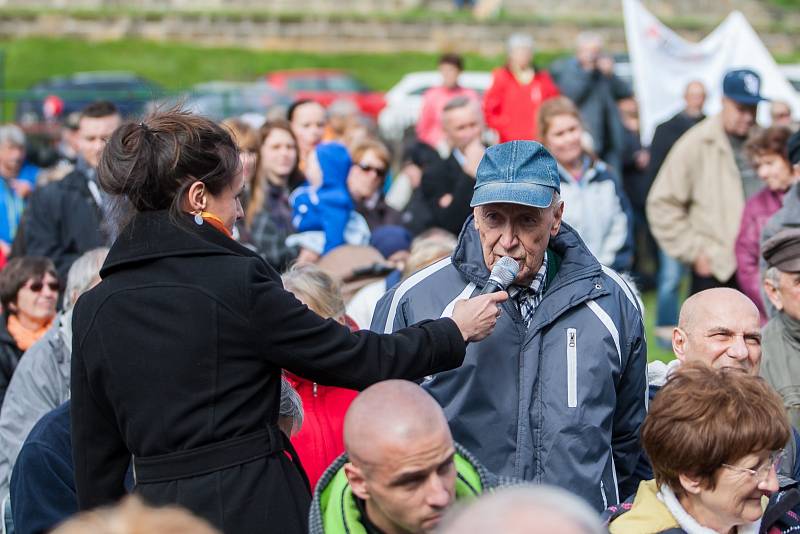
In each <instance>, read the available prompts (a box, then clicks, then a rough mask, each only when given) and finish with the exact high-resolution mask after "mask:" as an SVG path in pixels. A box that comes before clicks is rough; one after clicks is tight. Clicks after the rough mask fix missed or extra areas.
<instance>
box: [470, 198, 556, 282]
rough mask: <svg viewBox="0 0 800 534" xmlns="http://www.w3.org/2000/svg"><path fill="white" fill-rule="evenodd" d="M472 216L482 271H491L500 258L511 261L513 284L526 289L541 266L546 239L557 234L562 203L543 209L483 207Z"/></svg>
mask: <svg viewBox="0 0 800 534" xmlns="http://www.w3.org/2000/svg"><path fill="white" fill-rule="evenodd" d="M474 213H475V228H476V229H477V230H478V234H479V235H480V239H481V248H482V249H483V260H484V261H485V262H486V267H487V268H488V269H489V270H490V271H491V270H492V267H494V264H495V263H496V262H497V261H498V260H499V259H500V258H502V257H503V256H509V257H511V258H514V259H515V260H516V261H517V263H519V268H520V270H519V274H518V275H517V278H516V280H515V281H514V283H516V284H519V285H528V284H530V282H531V280H533V277H534V276H535V275H536V273H537V271H538V270H539V268H540V267H541V266H542V260H543V258H544V252H545V250H546V249H547V244H548V243H549V242H550V238H551V237H555V236H556V234H558V230H559V228H560V227H561V217H562V216H563V214H564V203H563V202H561V201H558V203H557V204H556V206H551V207H547V208H532V207H530V206H522V205H518V204H486V205H483V206H478V207H476V208H475V210H474Z"/></svg>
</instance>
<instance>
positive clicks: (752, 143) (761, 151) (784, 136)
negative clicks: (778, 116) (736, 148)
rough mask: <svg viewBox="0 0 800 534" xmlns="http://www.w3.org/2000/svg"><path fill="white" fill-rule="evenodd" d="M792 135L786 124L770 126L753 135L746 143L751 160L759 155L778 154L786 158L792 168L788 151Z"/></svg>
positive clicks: (746, 149)
mask: <svg viewBox="0 0 800 534" xmlns="http://www.w3.org/2000/svg"><path fill="white" fill-rule="evenodd" d="M791 136H792V131H791V130H790V129H789V128H787V127H785V126H770V127H769V128H767V129H765V130H760V131H758V132H756V133H755V134H754V135H753V136H751V137H750V139H748V140H747V143H746V144H745V151H746V153H747V156H748V157H749V158H750V159H751V160H755V158H757V157H758V156H764V155H767V154H776V155H778V156H780V157H782V158H783V159H784V160H786V164H787V165H789V168H791V164H790V163H789V152H788V144H789V137H791Z"/></svg>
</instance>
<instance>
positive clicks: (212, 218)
mask: <svg viewBox="0 0 800 534" xmlns="http://www.w3.org/2000/svg"><path fill="white" fill-rule="evenodd" d="M200 217H202V218H203V220H204V221H205V222H207V223H208V224H210V225H211V226H213V227H214V228H216V229H217V230H219V231H220V232H222V233H223V234H225V235H226V236H228V237H230V238H231V239H233V235H231V231H230V230H228V229H227V228H226V227H225V223H224V222H222V219H220V218H219V217H217V216H216V215H214V214H213V213H210V212H208V211H201V212H200Z"/></svg>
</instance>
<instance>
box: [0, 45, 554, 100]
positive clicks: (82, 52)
mask: <svg viewBox="0 0 800 534" xmlns="http://www.w3.org/2000/svg"><path fill="white" fill-rule="evenodd" d="M0 50H3V51H4V52H5V55H6V57H5V63H6V65H5V72H6V87H7V88H8V89H12V90H19V89H25V88H27V87H29V86H30V85H31V84H33V83H35V82H37V81H39V80H41V79H43V78H47V77H49V76H54V75H64V74H70V73H73V72H79V71H88V70H129V71H134V72H136V73H138V74H140V75H142V76H145V77H147V78H150V79H152V80H154V81H156V82H159V83H160V84H162V85H163V86H164V87H166V88H167V89H173V90H176V89H183V88H186V87H189V86H191V85H192V84H195V83H198V82H202V81H207V80H244V81H247V80H255V79H256V78H258V76H260V75H262V74H264V73H266V72H269V71H271V70H279V69H292V68H301V67H321V68H341V69H346V70H348V71H350V72H352V73H353V74H354V75H356V77H358V78H359V79H361V80H362V81H363V82H365V83H366V84H367V85H369V86H370V87H372V88H375V89H378V90H387V89H389V88H390V87H391V86H392V85H394V84H395V83H396V82H397V81H398V80H399V79H400V77H401V76H402V75H403V74H405V73H407V72H412V71H417V70H432V69H435V68H436V60H437V58H438V54H426V53H418V52H401V53H395V54H371V53H336V54H323V53H309V52H285V51H281V52H277V51H259V50H249V49H243V48H208V47H201V46H193V45H190V44H180V43H156V42H151V41H144V40H138V39H124V40H119V41H104V42H88V41H83V40H79V39H51V38H43V37H30V38H24V39H15V40H13V41H0ZM557 55H558V54H557V53H548V52H542V53H540V54H539V55H538V59H540V60H541V61H542V62H544V63H548V62H549V61H551V60H552V58H553V57H555V56H557ZM465 57H466V68H467V69H469V70H487V69H490V68H492V67H494V66H496V65H498V64H500V63H501V62H502V61H503V58H502V57H486V56H479V55H475V54H466V55H465Z"/></svg>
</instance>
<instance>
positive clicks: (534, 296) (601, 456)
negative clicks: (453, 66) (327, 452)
mask: <svg viewBox="0 0 800 534" xmlns="http://www.w3.org/2000/svg"><path fill="white" fill-rule="evenodd" d="M558 176H559V174H558V169H557V164H556V161H555V159H554V158H553V157H552V156H551V155H550V153H549V152H547V150H545V149H544V147H542V145H540V144H539V143H536V142H533V141H512V142H510V143H503V144H500V145H496V146H494V147H491V148H489V149H488V150H487V151H486V154H485V155H484V157H483V159H482V160H481V163H480V165H479V167H478V172H477V176H476V183H475V190H474V194H473V197H472V202H471V205H472V206H473V208H474V211H473V215H472V216H470V217H469V218H468V219H467V221H466V223H465V224H464V228H463V229H462V231H461V235H460V236H459V241H458V246H457V248H456V250H455V251H454V253H453V255H452V257H450V258H446V259H444V260H441V261H439V262H438V263H435V264H433V265H431V266H430V267H427V268H425V269H423V270H421V271H419V272H418V273H416V274H414V275H412V276H411V277H409V278H408V279H406V280H405V281H404V282H403V283H401V284H400V285H399V286H397V287H395V288H394V289H393V290H391V291H390V292H388V293H387V294H386V295H384V297H383V298H382V299H381V301H380V302H379V303H378V307H377V309H376V312H375V316H374V318H373V322H372V329H373V330H375V331H378V332H392V331H395V330H398V329H400V328H403V327H404V326H405V325H408V324H413V323H415V322H417V321H421V320H423V319H433V318H438V317H442V316H448V315H449V314H451V313H452V310H453V306H454V304H455V302H457V301H458V300H460V299H466V298H470V297H471V296H473V295H476V294H478V293H480V292H481V291H482V289H483V288H484V286H485V285H486V284H487V280H488V278H489V274H490V271H491V269H492V268H493V267H494V266H495V264H496V263H497V262H498V261H499V260H500V259H501V258H503V257H509V258H512V259H513V260H514V261H515V262H516V263H517V264H518V265H519V271H518V274H517V276H516V278H515V280H514V281H513V284H512V286H511V287H510V288H509V289H508V290H509V295H510V296H511V298H509V299H508V301H506V302H505V303H504V304H503V305H502V307H501V315H500V318H499V320H498V322H497V326H496V328H495V331H494V333H493V334H492V335H491V336H489V337H488V338H486V339H485V340H483V341H481V342H479V343H472V344H470V345H469V346H468V347H467V356H466V358H465V360H464V364H463V365H462V366H461V367H460V368H458V369H455V370H453V371H448V372H443V373H439V374H436V375H434V376H431V377H428V379H427V380H426V381H425V382H424V384H423V386H424V387H425V388H426V389H427V390H428V391H429V392H430V393H431V394H432V395H433V397H434V398H436V400H437V401H438V402H439V404H441V405H442V407H443V408H444V411H445V415H446V416H447V419H448V422H449V423H450V428H451V430H452V432H453V437H454V438H455V439H456V440H457V441H459V442H460V443H462V444H463V445H464V446H465V447H466V448H467V449H469V450H470V451H472V452H473V453H474V454H475V455H476V456H477V457H478V459H479V460H480V461H481V462H483V463H484V464H485V465H486V466H487V467H488V468H489V470H490V471H493V472H495V473H498V474H500V475H507V476H514V477H517V478H521V479H524V480H530V481H535V482H546V483H551V484H556V485H559V486H562V487H564V488H567V489H569V490H570V491H573V492H575V493H577V494H579V495H580V496H582V497H584V498H585V499H586V500H587V501H588V502H589V503H590V504H592V505H593V506H594V507H595V508H596V509H597V510H602V509H603V508H604V507H606V506H608V505H610V504H612V503H616V502H618V501H619V499H620V497H623V498H624V497H626V496H627V495H629V494H631V493H633V491H635V489H636V485H637V484H638V480H637V479H635V476H634V475H633V472H634V466H635V464H636V461H637V459H638V457H639V438H638V435H639V427H640V425H641V424H642V421H643V419H644V416H645V410H646V397H647V377H646V372H645V369H646V346H645V340H644V325H643V324H642V315H641V311H640V308H639V305H638V300H637V298H636V296H635V294H634V293H633V291H632V290H631V288H630V287H628V285H627V284H626V283H625V282H624V281H623V280H622V278H620V276H619V275H618V274H617V273H615V272H614V271H612V270H611V269H608V268H606V267H603V266H601V265H600V263H598V261H597V260H596V259H595V258H594V256H592V254H591V253H590V252H589V250H588V249H587V248H586V246H585V245H584V244H583V241H582V240H581V238H580V236H578V234H577V233H576V232H575V231H574V230H573V229H572V228H570V227H569V226H568V225H566V224H563V223H562V222H561V218H562V215H563V213H564V203H563V202H562V201H561V200H560V197H559V177H558ZM506 261H507V260H506Z"/></svg>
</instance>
